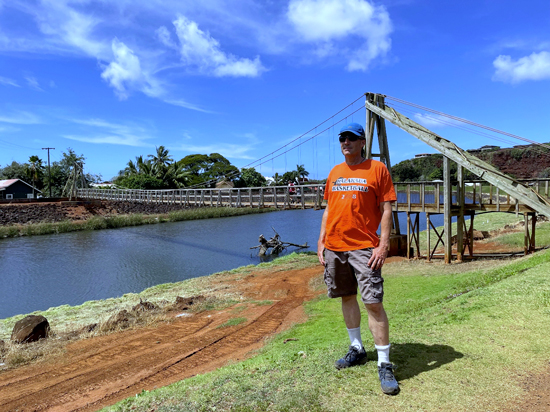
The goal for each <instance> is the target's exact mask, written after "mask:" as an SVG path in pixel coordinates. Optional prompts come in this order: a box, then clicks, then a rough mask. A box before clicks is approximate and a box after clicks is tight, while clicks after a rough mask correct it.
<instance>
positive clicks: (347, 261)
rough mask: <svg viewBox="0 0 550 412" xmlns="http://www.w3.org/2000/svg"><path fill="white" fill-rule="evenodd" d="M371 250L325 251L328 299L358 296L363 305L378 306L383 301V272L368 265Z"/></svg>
mask: <svg viewBox="0 0 550 412" xmlns="http://www.w3.org/2000/svg"><path fill="white" fill-rule="evenodd" d="M371 256H372V248H367V249H360V250H350V251H348V252H335V251H332V250H329V249H325V284H326V285H327V291H328V292H327V294H328V297H329V298H340V297H342V296H350V295H357V287H358V286H359V291H360V293H361V300H362V301H363V303H366V304H369V303H381V302H382V299H383V297H384V287H383V283H384V279H382V271H381V270H380V269H378V270H372V269H371V268H370V267H368V266H367V263H368V261H369V259H370V257H371Z"/></svg>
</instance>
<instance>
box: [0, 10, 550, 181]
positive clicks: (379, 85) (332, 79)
mask: <svg viewBox="0 0 550 412" xmlns="http://www.w3.org/2000/svg"><path fill="white" fill-rule="evenodd" d="M365 92H377V93H382V94H387V95H389V96H394V97H397V98H400V99H403V100H406V101H409V102H413V103H416V104H419V105H422V106H426V107H429V108H432V109H436V110H438V111H441V112H444V113H449V114H452V115H454V116H458V117H461V118H466V119H469V120H471V121H474V122H477V123H481V124H484V125H487V126H491V127H493V128H497V129H500V130H504V131H506V132H509V133H512V134H516V135H519V136H522V137H525V138H527V139H530V140H533V141H537V142H548V141H550V135H549V131H550V115H549V114H550V113H549V112H550V2H549V1H548V0H537V1H534V0H533V1H529V0H526V1H522V2H521V3H519V2H515V1H494V0H492V1H483V0H476V1H468V0H465V1H460V2H448V1H440V0H439V1H435V0H388V1H379V2H372V1H367V0H287V1H270V0H264V1H252V0H237V1H225V0H201V1H181V0H163V1H160V0H158V1H157V0H147V1H145V0H132V1H126V0H118V1H88V0H73V1H71V0H39V1H33V0H24V1H23V0H22V1H20V0H0V165H1V166H5V165H6V164H8V163H10V162H11V161H13V160H16V161H19V162H25V161H27V160H28V158H29V156H31V155H34V154H38V155H39V156H40V157H41V158H42V159H44V160H45V159H46V158H47V154H46V151H45V150H42V148H43V147H54V148H55V150H53V151H52V152H51V159H52V161H53V160H59V159H60V157H61V152H62V151H65V150H66V149H67V148H68V147H71V148H72V149H74V150H75V151H76V152H77V153H78V154H84V156H85V157H86V159H87V160H86V169H87V171H88V172H90V173H94V174H101V175H102V176H103V178H104V179H110V178H111V177H113V176H115V175H116V174H117V172H118V171H119V170H120V169H123V168H124V166H125V164H126V163H127V162H128V160H130V159H134V158H135V157H136V156H139V155H147V154H150V153H154V151H155V147H156V146H159V145H164V146H166V147H167V148H168V149H169V150H170V153H171V154H172V155H173V157H174V158H175V159H180V158H182V157H184V156H186V155H188V154H192V153H207V154H209V153H213V152H218V153H221V154H222V155H224V156H225V157H227V158H228V159H229V160H230V161H231V162H232V163H233V164H234V165H235V166H237V167H239V168H241V167H244V166H247V165H249V164H254V163H253V162H254V161H256V160H257V159H259V158H261V157H263V156H265V155H268V154H269V153H271V152H273V151H275V150H277V149H279V148H280V147H282V146H283V145H285V144H288V143H289V142H291V141H293V140H294V139H296V138H297V137H299V136H301V135H302V134H304V133H305V132H307V131H308V130H310V129H312V128H314V127H315V126H316V125H318V124H320V123H321V122H323V121H324V120H325V119H327V118H329V117H331V116H332V115H334V114H335V113H336V112H338V111H339V110H341V109H342V108H344V107H345V106H347V105H348V104H350V103H351V102H353V101H355V100H356V99H358V98H360V97H361V96H362V94H363V93H365ZM361 106H362V100H359V101H358V102H357V103H355V104H354V105H353V106H352V107H351V108H350V109H348V110H347V111H346V112H342V114H341V115H340V116H336V117H334V118H333V120H334V121H335V124H334V125H332V122H331V123H325V124H324V125H323V126H320V127H319V128H318V129H316V130H314V131H313V132H312V133H310V134H308V135H306V136H304V137H303V138H302V139H300V140H298V141H296V142H294V143H292V144H291V145H290V146H288V147H287V148H289V147H292V146H293V145H294V144H296V143H298V142H301V141H305V140H307V139H309V138H310V137H311V136H313V135H314V134H315V132H321V131H322V130H324V129H325V128H327V127H329V129H328V130H327V131H325V132H323V133H321V134H319V136H318V137H316V138H314V139H311V140H308V141H307V142H305V143H304V144H303V145H301V146H300V148H299V149H295V150H291V151H289V152H288V153H286V154H281V153H282V151H279V152H277V153H276V154H281V155H280V156H279V157H277V158H274V157H273V156H271V157H269V156H268V157H267V158H266V159H264V160H266V161H265V163H264V164H262V165H261V167H260V166H258V167H256V169H257V170H258V171H260V172H261V173H262V174H263V175H265V176H272V175H273V174H274V173H275V172H279V173H282V172H284V171H285V169H294V168H295V166H296V164H304V165H305V167H306V169H307V170H308V171H309V172H310V173H311V176H312V177H314V178H324V177H326V175H327V174H328V171H329V169H330V167H331V166H332V165H334V164H335V163H336V162H340V161H341V159H342V157H341V154H340V153H339V148H338V145H337V144H336V135H337V132H338V130H339V129H340V127H341V126H342V125H343V124H344V123H346V122H349V121H357V122H361V123H363V124H364V118H365V112H364V110H359V111H357V112H356V113H355V114H353V115H350V114H349V113H351V111H355V110H356V109H360V107H361ZM396 108H397V109H398V110H399V108H398V107H397V106H396ZM408 109H409V111H403V114H405V115H406V116H408V117H411V118H413V119H416V120H421V121H422V122H423V123H424V124H425V125H426V126H427V127H429V128H431V129H432V130H434V131H435V132H437V133H439V134H440V135H442V136H443V137H446V138H448V139H449V140H452V141H454V142H455V143H456V144H458V145H459V146H460V147H462V148H465V149H470V148H477V147H480V146H482V145H487V144H496V145H500V146H503V147H505V146H510V145H513V144H520V143H521V142H519V141H514V140H513V139H509V138H506V142H502V141H497V140H492V139H490V138H488V137H486V136H480V135H476V134H472V133H467V132H465V131H463V130H460V129H456V128H453V127H450V126H449V125H446V124H442V123H440V122H437V120H438V119H437V118H436V117H434V116H433V115H429V116H431V117H427V116H428V115H427V114H426V113H422V112H421V111H419V110H411V108H408ZM346 115H348V117H345V116H346ZM330 126H332V127H330ZM388 133H389V147H390V153H391V161H392V163H393V164H395V163H397V162H399V161H401V160H404V159H407V158H411V157H413V156H414V155H415V154H417V153H424V152H433V150H432V149H430V148H429V147H428V146H426V145H424V144H423V143H421V142H419V141H417V140H416V139H415V138H413V137H411V136H409V135H407V134H406V133H404V132H401V131H399V130H398V129H396V128H395V127H388Z"/></svg>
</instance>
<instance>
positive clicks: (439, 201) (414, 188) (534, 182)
mask: <svg viewBox="0 0 550 412" xmlns="http://www.w3.org/2000/svg"><path fill="white" fill-rule="evenodd" d="M518 181H519V182H520V183H523V184H524V185H526V186H529V187H531V188H532V189H533V191H534V192H536V193H537V194H538V195H539V196H540V197H542V198H544V199H547V200H550V198H549V186H550V178H543V179H518ZM394 188H395V191H396V193H397V202H396V203H395V204H394V211H398V212H407V211H409V212H410V211H421V212H431V213H443V207H444V206H443V205H444V199H443V182H442V181H419V182H396V183H395V184H394ZM451 192H452V194H451V196H452V204H453V206H456V207H458V206H460V204H459V187H458V182H453V183H452V191H451ZM464 207H465V209H466V210H487V211H495V212H501V211H502V212H513V211H515V212H519V211H524V210H525V207H524V206H523V205H521V204H520V203H519V202H518V200H517V199H516V198H515V197H514V193H506V192H504V191H502V190H500V189H499V188H498V187H496V186H494V185H492V184H491V183H488V182H487V181H485V180H467V181H464Z"/></svg>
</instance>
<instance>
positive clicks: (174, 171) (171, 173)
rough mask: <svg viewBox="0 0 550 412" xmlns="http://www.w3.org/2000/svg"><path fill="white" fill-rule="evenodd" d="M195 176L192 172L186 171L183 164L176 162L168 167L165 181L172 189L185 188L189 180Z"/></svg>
mask: <svg viewBox="0 0 550 412" xmlns="http://www.w3.org/2000/svg"><path fill="white" fill-rule="evenodd" d="M191 176H193V172H192V171H191V170H185V168H184V167H183V166H182V165H181V163H178V162H174V163H170V165H168V168H167V170H166V174H165V175H164V178H165V179H164V180H165V182H166V183H168V184H169V185H170V187H177V188H181V187H185V186H187V183H188V182H189V178H190V177H191Z"/></svg>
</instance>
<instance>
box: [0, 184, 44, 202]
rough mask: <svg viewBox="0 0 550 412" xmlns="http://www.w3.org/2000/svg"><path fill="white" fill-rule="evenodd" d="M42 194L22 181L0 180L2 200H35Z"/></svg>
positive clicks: (0, 196) (0, 197)
mask: <svg viewBox="0 0 550 412" xmlns="http://www.w3.org/2000/svg"><path fill="white" fill-rule="evenodd" d="M40 193H42V192H41V191H40V190H38V189H36V188H34V187H32V186H31V185H29V184H28V183H26V182H24V181H22V180H21V179H9V180H0V200H10V199H33V198H34V197H35V196H36V195H38V194H40Z"/></svg>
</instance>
